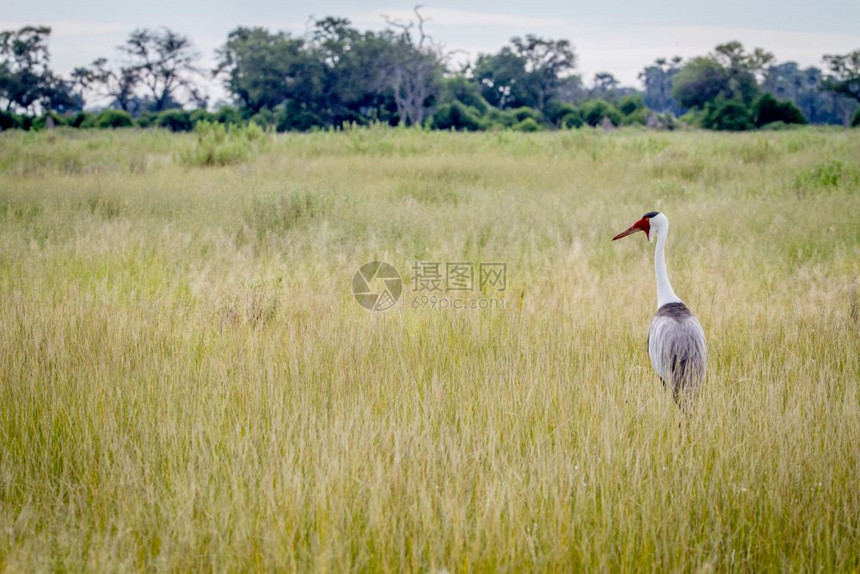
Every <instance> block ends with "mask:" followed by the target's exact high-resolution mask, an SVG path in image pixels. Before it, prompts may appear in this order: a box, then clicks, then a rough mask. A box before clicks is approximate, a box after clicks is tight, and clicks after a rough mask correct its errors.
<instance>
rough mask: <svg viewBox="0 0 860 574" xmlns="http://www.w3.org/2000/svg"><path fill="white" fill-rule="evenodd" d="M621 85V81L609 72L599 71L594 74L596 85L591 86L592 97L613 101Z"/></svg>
mask: <svg viewBox="0 0 860 574" xmlns="http://www.w3.org/2000/svg"><path fill="white" fill-rule="evenodd" d="M620 85H621V83H620V82H619V81H618V80H617V79H616V78H615V76H613V75H612V74H610V73H609V72H598V73H596V74H594V87H592V88H591V97H592V98H595V99H604V100H609V101H613V100H615V98H616V96H617V91H618V87H619V86H620Z"/></svg>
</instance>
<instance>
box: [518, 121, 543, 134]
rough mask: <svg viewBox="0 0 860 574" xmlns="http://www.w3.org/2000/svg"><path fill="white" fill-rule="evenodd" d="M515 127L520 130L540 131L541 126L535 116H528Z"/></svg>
mask: <svg viewBox="0 0 860 574" xmlns="http://www.w3.org/2000/svg"><path fill="white" fill-rule="evenodd" d="M513 129H514V130H515V131H518V132H539V131H540V130H541V127H540V124H539V123H537V122H536V121H535V119H534V118H526V119H524V120H522V121H520V122H517V123H516V124H514V127H513Z"/></svg>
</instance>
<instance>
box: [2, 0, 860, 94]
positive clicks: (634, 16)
mask: <svg viewBox="0 0 860 574" xmlns="http://www.w3.org/2000/svg"><path fill="white" fill-rule="evenodd" d="M421 3H422V4H423V8H422V10H421V12H422V14H423V15H424V17H425V18H426V19H427V22H426V23H425V30H426V32H427V33H428V34H429V35H430V36H432V38H433V39H434V41H436V42H437V43H439V44H441V45H443V46H444V47H445V48H446V49H447V50H451V51H453V50H457V53H456V55H455V58H456V59H458V60H461V61H462V60H464V59H466V58H471V59H474V58H475V57H476V56H477V55H478V54H479V53H492V52H496V51H497V50H498V49H499V48H501V47H502V46H503V45H505V44H506V43H507V42H508V40H509V39H510V38H511V37H513V36H524V35H525V34H537V35H539V36H543V37H545V38H551V39H567V40H570V41H571V43H572V44H573V46H574V49H575V52H576V54H577V58H578V61H577V72H579V73H580V74H582V76H583V79H584V80H585V81H586V83H590V81H591V79H592V78H593V76H594V74H595V73H597V72H605V71H608V72H611V73H612V74H614V75H615V77H616V78H618V79H619V80H620V81H621V83H622V84H623V85H627V86H635V87H640V88H641V84H640V82H639V80H638V78H637V76H638V73H639V72H640V71H641V70H642V69H643V68H644V67H645V66H647V65H648V64H650V63H651V62H653V61H654V59H656V58H658V57H671V56H674V55H679V56H682V57H684V58H689V57H692V56H698V55H704V54H706V53H708V52H710V51H711V50H712V49H713V48H714V46H716V45H717V44H720V43H724V42H728V41H732V40H738V41H740V42H742V43H743V44H744V46H745V47H746V48H748V49H752V48H754V47H761V48H764V49H766V50H768V51H770V52H773V53H774V55H775V56H776V58H777V60H778V61H780V62H784V61H795V62H797V63H799V64H800V65H801V66H803V67H805V66H819V67H822V66H823V63H822V59H821V57H822V55H823V54H832V53H836V54H844V53H847V52H850V51H852V50H856V49H860V0H819V1H818V2H811V1H809V0H802V1H799V0H716V1H711V2H703V1H699V0H690V1H686V2H681V1H679V0H670V1H668V2H654V3H651V4H649V3H647V2H640V1H636V0H604V1H600V2H594V1H591V2H582V1H578V0H530V1H529V2H514V1H512V0H495V1H490V0H473V1H468V0H461V1H453V0H421ZM414 5H415V2H412V1H410V2H398V1H395V0H363V1H353V2H350V1H348V0H315V1H313V2H297V1H295V0H283V1H264V0H241V1H238V0H230V1H226V0H213V1H210V2H200V1H193V0H192V1H177V0H147V1H146V2H139V3H136V2H122V1H119V2H118V1H116V0H80V1H78V2H68V1H58V0H28V1H27V2H14V3H11V4H8V5H6V6H4V8H3V10H2V13H0V30H9V29H14V28H17V27H20V26H22V25H25V24H41V25H49V26H51V27H52V30H53V31H52V34H51V41H50V48H51V57H52V62H53V67H54V69H55V70H56V71H57V72H59V73H61V74H66V73H68V72H69V71H71V70H72V69H73V68H74V67H76V66H82V65H86V64H88V63H90V62H92V61H93V60H94V59H96V58H98V57H102V56H104V57H108V58H109V59H110V58H113V57H114V56H115V55H116V47H117V46H118V45H119V44H121V43H123V41H124V40H125V39H126V38H127V37H128V34H129V33H130V32H131V31H132V30H134V29H135V28H154V27H161V26H167V27H169V28H171V29H173V30H175V31H177V32H180V33H182V34H185V35H187V36H189V37H190V38H191V39H192V41H193V42H194V45H195V47H196V49H197V51H198V52H199V53H200V56H201V61H200V62H201V64H202V65H203V66H204V67H208V68H211V67H212V66H213V64H214V62H215V55H214V52H215V49H216V48H217V47H218V46H220V45H221V44H223V43H224V41H225V40H226V38H227V34H228V33H229V32H230V30H233V29H234V28H236V27H238V26H252V25H253V26H264V27H267V28H270V29H272V30H284V31H288V32H291V33H292V34H294V35H302V34H303V33H304V32H305V31H306V29H307V25H308V22H309V21H311V19H312V18H316V19H319V18H322V17H325V16H340V17H346V18H349V19H350V20H351V21H352V23H353V25H354V26H356V27H357V28H359V29H380V28H382V27H384V26H385V21H384V19H383V15H386V16H388V17H390V18H394V19H400V20H404V21H405V20H409V19H414V14H413V13H412V7H413V6H414ZM215 95H216V96H217V95H221V94H215Z"/></svg>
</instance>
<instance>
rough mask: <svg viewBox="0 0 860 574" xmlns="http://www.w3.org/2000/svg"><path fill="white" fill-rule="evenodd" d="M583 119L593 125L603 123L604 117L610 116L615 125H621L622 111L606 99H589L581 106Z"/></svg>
mask: <svg viewBox="0 0 860 574" xmlns="http://www.w3.org/2000/svg"><path fill="white" fill-rule="evenodd" d="M579 109H580V112H581V113H582V119H583V121H584V122H585V123H587V124H588V125H590V126H591V127H596V126H599V125H600V124H601V123H603V118H609V121H611V122H612V123H613V124H614V125H616V126H618V125H621V112H619V111H618V109H617V108H616V107H615V106H613V105H612V104H610V103H609V102H607V101H605V100H588V101H586V102H583V103H582V105H581V106H580V107H579Z"/></svg>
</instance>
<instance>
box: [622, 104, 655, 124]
mask: <svg viewBox="0 0 860 574" xmlns="http://www.w3.org/2000/svg"><path fill="white" fill-rule="evenodd" d="M649 113H653V112H651V111H649V110H648V108H638V109H636V110H633V111H632V112H630V113H629V114H625V115H624V117H623V118H621V123H622V125H625V126H644V125H645V124H646V122H647V121H648V114H649Z"/></svg>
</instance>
